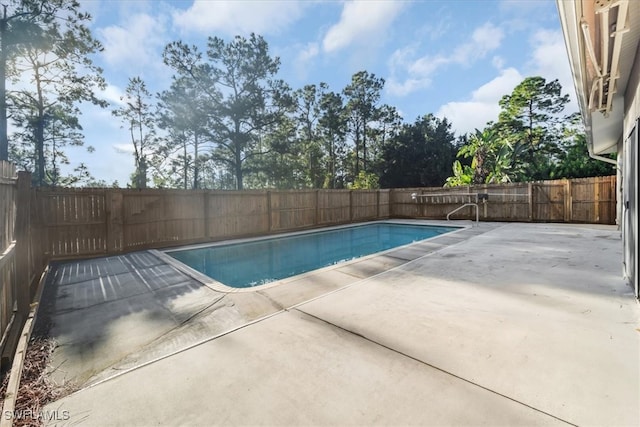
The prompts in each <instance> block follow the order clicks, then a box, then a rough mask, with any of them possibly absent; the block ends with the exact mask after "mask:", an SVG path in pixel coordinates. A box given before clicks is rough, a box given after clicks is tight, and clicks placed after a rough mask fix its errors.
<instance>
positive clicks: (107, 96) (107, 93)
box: [98, 84, 124, 106]
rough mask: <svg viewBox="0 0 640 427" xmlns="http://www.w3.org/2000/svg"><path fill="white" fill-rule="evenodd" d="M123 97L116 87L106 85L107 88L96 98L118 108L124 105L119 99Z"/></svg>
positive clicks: (122, 93)
mask: <svg viewBox="0 0 640 427" xmlns="http://www.w3.org/2000/svg"><path fill="white" fill-rule="evenodd" d="M123 95H124V92H123V91H122V90H121V89H120V88H119V87H118V86H114V85H112V84H107V87H106V88H104V90H102V91H101V92H100V93H99V95H98V96H99V97H100V98H102V99H104V100H106V101H108V102H109V103H111V104H115V105H117V106H120V105H124V102H123V101H122V99H121V97H122V96H123Z"/></svg>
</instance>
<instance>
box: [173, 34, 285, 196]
mask: <svg viewBox="0 0 640 427" xmlns="http://www.w3.org/2000/svg"><path fill="white" fill-rule="evenodd" d="M207 45H208V49H207V52H206V57H207V59H208V61H207V62H205V61H204V60H203V58H202V54H201V53H200V52H199V51H198V49H197V47H195V46H187V45H185V44H184V43H182V42H174V43H171V44H169V45H168V46H167V47H166V48H165V51H164V62H165V64H167V65H169V66H170V67H171V68H173V69H174V70H175V71H176V72H177V73H179V74H180V75H183V76H185V77H189V78H191V79H193V81H194V83H195V85H196V87H198V89H199V90H201V91H203V92H205V93H206V94H207V96H208V97H209V100H210V103H211V104H210V107H211V108H210V110H209V113H210V119H211V138H212V140H213V141H214V143H215V145H216V147H215V149H214V150H213V152H212V158H213V160H214V161H217V162H221V163H223V164H226V165H227V167H228V168H229V170H230V171H232V172H233V174H234V176H235V178H236V188H237V189H242V188H243V177H244V173H245V162H246V161H247V159H249V158H251V157H253V156H256V155H258V154H262V152H261V151H259V150H257V146H258V142H259V138H260V135H261V134H262V133H263V132H264V131H265V130H266V129H269V127H271V126H273V125H274V124H275V123H277V122H278V121H280V120H281V119H282V117H283V114H284V111H285V110H286V109H287V108H290V105H291V99H290V96H289V90H288V87H287V86H286V85H285V84H284V82H283V81H282V80H276V79H275V75H276V73H277V72H278V69H279V67H280V59H279V58H277V57H276V58H272V57H271V56H270V54H269V48H268V45H267V42H266V41H265V40H264V39H263V38H262V37H261V36H257V35H255V34H251V36H250V37H249V38H248V39H247V38H244V37H241V36H236V37H235V38H234V39H233V40H232V41H230V42H228V43H227V42H225V41H224V40H222V39H220V38H218V37H210V38H209V40H208V44H207Z"/></svg>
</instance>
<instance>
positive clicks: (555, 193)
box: [31, 176, 616, 258]
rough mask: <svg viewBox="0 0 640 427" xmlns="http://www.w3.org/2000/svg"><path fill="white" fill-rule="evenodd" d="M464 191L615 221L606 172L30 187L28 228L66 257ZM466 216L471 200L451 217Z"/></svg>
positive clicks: (423, 202)
mask: <svg viewBox="0 0 640 427" xmlns="http://www.w3.org/2000/svg"><path fill="white" fill-rule="evenodd" d="M470 194H473V195H477V194H486V195H487V196H488V197H487V198H486V199H485V200H483V201H482V202H481V203H478V205H479V216H480V219H481V220H486V221H539V222H583V223H602V224H614V223H615V220H616V209H615V204H616V200H615V177H613V176H612V177H598V178H585V179H574V180H557V181H542V182H534V183H512V184H500V185H482V186H465V187H457V188H440V187H439V188H413V189H392V190H291V191H204V190H198V191H188V190H125V189H37V190H34V191H33V204H32V209H31V213H32V215H33V216H34V218H37V220H36V221H35V222H34V223H33V224H32V227H31V228H32V230H34V232H37V233H38V235H39V236H40V239H41V240H40V241H41V243H42V244H43V245H44V251H45V253H46V255H47V256H48V257H52V258H69V257H78V256H92V255H101V254H112V253H120V252H128V251H132V250H140V249H147V248H159V247H168V246H173V245H181V244H188V243H196V242H205V241H212V240H222V239H230V238H236V237H246V236H254V235H264V234H269V233H277V232H285V231H293V230H299V229H304V228H311V227H319V226H328V225H336V224H344V223H349V222H354V221H364V220H372V219H382V218H389V217H392V218H430V219H446V217H447V214H448V213H450V212H451V211H452V210H454V209H456V208H457V207H459V206H461V204H462V203H464V202H465V201H466V200H468V198H469V195H470ZM423 195H425V196H426V197H422V196H423ZM416 196H418V197H416ZM474 218H475V212H474V211H473V209H472V208H471V207H469V208H465V209H462V210H461V211H459V212H457V213H456V214H455V215H453V216H452V219H474Z"/></svg>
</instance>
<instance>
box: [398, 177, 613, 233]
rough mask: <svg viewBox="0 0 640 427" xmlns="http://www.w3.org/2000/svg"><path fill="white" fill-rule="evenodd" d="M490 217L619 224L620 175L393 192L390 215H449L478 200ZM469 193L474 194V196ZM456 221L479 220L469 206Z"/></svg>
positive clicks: (483, 215)
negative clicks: (617, 211) (618, 183)
mask: <svg viewBox="0 0 640 427" xmlns="http://www.w3.org/2000/svg"><path fill="white" fill-rule="evenodd" d="M476 194H477V195H480V194H485V195H486V196H487V197H486V198H482V199H480V197H478V200H477V204H478V209H479V214H480V215H479V216H480V219H482V220H486V221H535V222H577V223H598V224H615V222H616V177H615V176H605V177H594V178H579V179H572V180H567V179H560V180H552V181H540V182H533V183H509V184H492V185H475V186H474V185H469V186H462V187H454V188H441V187H435V188H402V189H393V190H391V202H390V204H391V216H392V217H400V218H407V217H408V218H426V219H446V218H447V214H449V213H450V212H452V211H453V210H454V209H456V208H458V207H460V206H462V205H463V204H464V203H467V202H474V203H475V202H476ZM469 195H472V197H470V196H469ZM451 219H475V208H473V207H471V206H470V207H466V208H464V209H461V210H459V211H457V212H456V213H455V214H452V215H451Z"/></svg>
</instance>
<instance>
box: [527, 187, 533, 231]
mask: <svg viewBox="0 0 640 427" xmlns="http://www.w3.org/2000/svg"><path fill="white" fill-rule="evenodd" d="M527 195H528V197H527V198H528V199H529V222H533V183H532V182H529V183H528V184H527Z"/></svg>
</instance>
